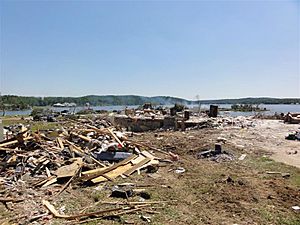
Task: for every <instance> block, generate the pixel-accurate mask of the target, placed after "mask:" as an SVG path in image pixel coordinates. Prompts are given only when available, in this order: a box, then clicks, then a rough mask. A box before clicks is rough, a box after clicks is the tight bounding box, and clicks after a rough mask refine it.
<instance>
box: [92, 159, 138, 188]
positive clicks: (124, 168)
mask: <svg viewBox="0 0 300 225" xmlns="http://www.w3.org/2000/svg"><path fill="white" fill-rule="evenodd" d="M131 167H132V165H131V164H130V163H128V164H126V165H124V166H119V167H117V168H116V169H114V170H112V171H110V172H108V173H105V176H108V177H109V178H110V179H114V178H116V177H118V176H121V175H122V174H123V173H125V172H126V171H127V170H129V169H130V168H131ZM107 180H108V179H107V178H105V177H103V176H99V177H97V178H94V179H92V180H91V181H92V182H93V183H94V184H96V183H100V182H103V181H107Z"/></svg>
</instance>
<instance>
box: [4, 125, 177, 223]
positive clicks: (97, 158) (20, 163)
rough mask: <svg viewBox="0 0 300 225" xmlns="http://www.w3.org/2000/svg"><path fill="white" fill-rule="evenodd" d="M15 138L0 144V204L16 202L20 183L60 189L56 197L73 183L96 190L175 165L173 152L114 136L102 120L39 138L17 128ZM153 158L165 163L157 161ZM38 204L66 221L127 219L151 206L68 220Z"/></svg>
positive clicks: (45, 133) (118, 134)
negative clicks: (122, 216) (0, 189)
mask: <svg viewBox="0 0 300 225" xmlns="http://www.w3.org/2000/svg"><path fill="white" fill-rule="evenodd" d="M13 134H14V135H13V136H12V137H11V138H9V139H6V140H4V141H2V142H0V187H4V188H5V190H7V191H3V192H0V202H4V203H6V202H16V201H19V200H20V199H18V197H17V196H11V195H10V193H11V192H10V191H9V190H10V189H13V187H14V185H15V184H16V183H18V182H20V181H21V182H23V183H24V182H25V183H26V184H27V185H28V186H29V187H30V188H33V189H35V188H36V189H38V188H47V187H49V186H51V185H54V184H56V185H61V186H60V188H59V190H56V191H55V193H54V196H58V195H60V194H61V193H62V192H63V191H64V190H66V189H67V188H68V186H69V185H70V184H71V183H73V182H74V183H75V182H76V184H78V183H79V184H80V185H95V184H98V183H101V182H109V181H114V180H115V179H116V178H118V177H122V178H125V179H126V178H127V177H130V176H131V175H132V174H134V173H135V172H138V173H140V172H141V170H143V169H149V167H150V168H152V167H154V166H157V165H158V164H159V163H160V162H161V161H167V162H172V160H178V156H177V155H175V154H173V153H171V152H165V151H163V150H160V149H156V148H153V147H151V146H147V145H145V144H143V143H138V142H134V141H130V140H129V139H128V134H127V133H124V132H120V131H117V130H116V129H115V128H114V127H112V126H111V124H110V123H109V122H108V121H105V120H100V121H92V120H89V119H84V120H76V121H68V122H67V123H64V124H63V125H62V127H61V129H59V130H46V131H37V132H33V131H31V130H30V129H28V128H26V127H24V126H19V130H18V131H16V129H15V127H14V132H13ZM154 152H157V153H159V154H160V155H164V156H166V157H168V158H169V159H167V160H166V159H161V158H158V157H157V156H155V155H154ZM117 191H118V190H115V191H114V192H117ZM21 200H22V199H21ZM42 203H43V205H44V206H45V207H46V208H47V209H48V210H49V212H51V213H52V215H53V216H54V217H58V218H65V219H78V218H86V217H89V216H97V215H98V216H100V215H101V216H103V215H105V216H107V215H111V213H113V215H115V213H116V212H117V213H121V214H122V213H124V214H125V213H130V212H134V211H137V210H139V209H140V208H145V206H151V203H149V204H145V203H140V204H139V203H135V204H131V205H130V207H128V206H126V207H119V208H113V209H110V210H108V211H101V212H94V213H90V214H88V213H81V214H78V215H77V216H66V215H61V214H59V213H58V212H57V211H56V210H55V208H54V206H53V205H51V204H50V203H49V202H48V201H47V200H45V199H43V201H42ZM153 204H155V203H153ZM125 205H126V204H125Z"/></svg>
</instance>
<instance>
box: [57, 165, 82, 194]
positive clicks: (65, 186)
mask: <svg viewBox="0 0 300 225" xmlns="http://www.w3.org/2000/svg"><path fill="white" fill-rule="evenodd" d="M80 169H81V167H79V168H78V169H77V171H76V172H75V174H74V175H73V176H72V177H71V178H70V179H69V180H68V182H67V183H66V184H65V185H64V186H63V187H62V188H61V190H60V191H59V192H58V193H57V195H56V196H58V195H60V194H61V193H62V192H63V191H64V190H65V189H66V188H67V187H68V186H69V184H70V183H71V181H72V180H73V179H74V178H75V177H76V176H77V175H78V173H79V171H80Z"/></svg>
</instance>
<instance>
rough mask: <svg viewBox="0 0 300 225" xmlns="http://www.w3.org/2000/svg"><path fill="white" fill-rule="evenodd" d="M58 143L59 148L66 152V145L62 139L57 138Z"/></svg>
mask: <svg viewBox="0 0 300 225" xmlns="http://www.w3.org/2000/svg"><path fill="white" fill-rule="evenodd" d="M56 140H57V143H58V147H59V148H60V149H61V150H64V144H63V141H62V139H61V138H59V137H58V138H57V139H56Z"/></svg>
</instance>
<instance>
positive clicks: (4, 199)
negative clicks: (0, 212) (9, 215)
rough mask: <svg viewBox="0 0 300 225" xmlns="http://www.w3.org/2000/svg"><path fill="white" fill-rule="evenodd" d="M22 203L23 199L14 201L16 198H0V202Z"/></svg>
mask: <svg viewBox="0 0 300 225" xmlns="http://www.w3.org/2000/svg"><path fill="white" fill-rule="evenodd" d="M21 201H24V199H16V198H1V197H0V202H4V203H5V202H21Z"/></svg>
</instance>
